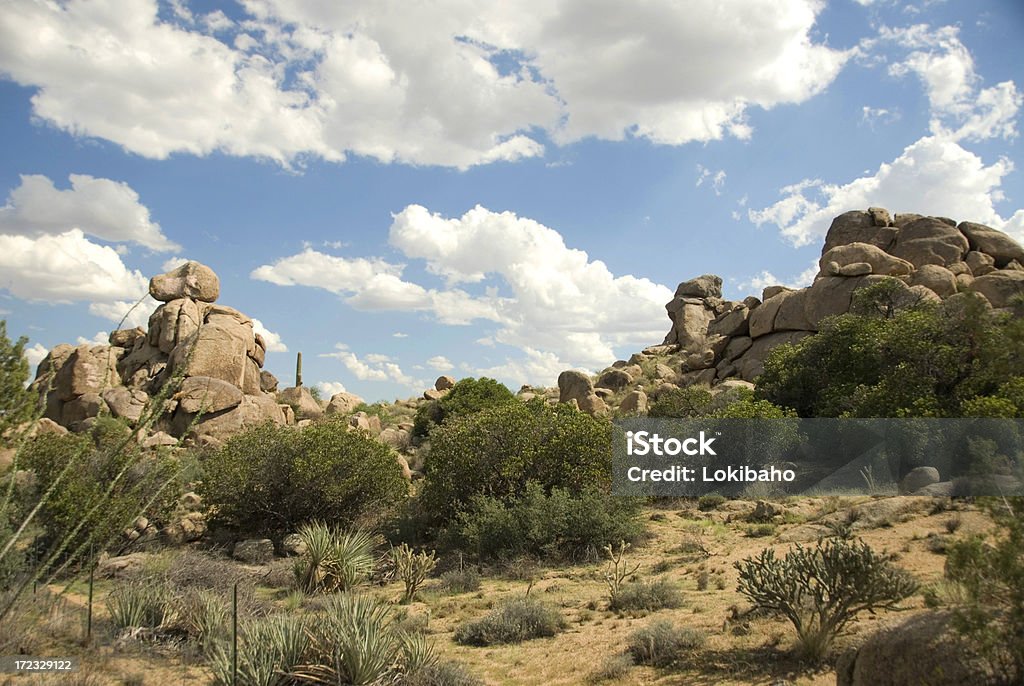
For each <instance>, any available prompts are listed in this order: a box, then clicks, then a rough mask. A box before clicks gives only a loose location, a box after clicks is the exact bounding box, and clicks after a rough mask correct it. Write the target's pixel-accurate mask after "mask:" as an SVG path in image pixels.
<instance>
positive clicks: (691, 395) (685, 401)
mask: <svg viewBox="0 0 1024 686" xmlns="http://www.w3.org/2000/svg"><path fill="white" fill-rule="evenodd" d="M711 400H712V398H711V391H710V390H709V389H708V388H705V387H704V386H686V387H685V388H673V389H671V390H667V391H663V392H661V393H658V397H657V399H656V400H655V401H654V402H653V403H651V406H650V408H648V410H647V415H648V416H649V417H676V418H689V417H702V416H704V414H705V412H706V411H707V408H708V406H709V405H710V404H711Z"/></svg>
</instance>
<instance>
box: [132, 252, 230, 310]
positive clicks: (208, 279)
mask: <svg viewBox="0 0 1024 686" xmlns="http://www.w3.org/2000/svg"><path fill="white" fill-rule="evenodd" d="M149 294H150V296H152V297H153V299H154V300H159V301H161V302H170V301H171V300H177V299H178V298H192V299H194V300H200V301H202V302H208V303H212V302H214V301H215V300H216V299H217V297H218V296H219V295H220V279H218V278H217V275H216V274H215V273H214V272H213V270H212V269H210V268H209V267H207V266H206V265H204V264H200V263H199V262H186V263H185V264H183V265H181V266H180V267H178V268H177V269H172V270H171V271H169V272H167V273H166V274H160V275H159V276H154V277H153V278H152V279H150V281H149Z"/></svg>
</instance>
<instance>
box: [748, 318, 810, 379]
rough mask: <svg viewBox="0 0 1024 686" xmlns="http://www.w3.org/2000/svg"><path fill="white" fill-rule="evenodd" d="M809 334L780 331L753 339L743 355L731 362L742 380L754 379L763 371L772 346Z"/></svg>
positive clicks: (793, 340)
mask: <svg viewBox="0 0 1024 686" xmlns="http://www.w3.org/2000/svg"><path fill="white" fill-rule="evenodd" d="M810 335H811V333H810V332H809V331H780V332H777V333H772V334H768V335H767V336H761V337H760V338H756V339H754V341H753V342H752V343H751V345H750V347H749V348H748V349H747V351H746V352H745V353H744V354H743V356H742V357H740V358H739V359H737V360H736V361H735V362H734V363H733V364H734V365H735V366H736V371H737V374H738V376H739V377H740V378H741V379H743V380H744V381H751V382H752V381H754V380H755V379H756V378H757V377H758V376H760V375H761V373H762V372H763V371H764V359H765V358H766V357H767V356H768V353H769V352H770V351H771V350H772V349H773V348H775V347H777V346H780V345H783V344H785V343H796V342H798V341H800V340H802V339H804V338H806V337H807V336H810Z"/></svg>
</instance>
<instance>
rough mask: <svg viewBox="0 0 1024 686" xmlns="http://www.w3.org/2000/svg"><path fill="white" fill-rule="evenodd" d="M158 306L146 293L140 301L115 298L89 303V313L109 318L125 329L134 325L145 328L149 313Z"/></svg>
mask: <svg viewBox="0 0 1024 686" xmlns="http://www.w3.org/2000/svg"><path fill="white" fill-rule="evenodd" d="M159 306H160V303H158V302H157V301H156V300H153V298H151V297H149V295H148V294H147V295H146V297H145V298H143V299H142V301H141V302H139V301H138V300H136V301H134V302H128V301H126V300H115V301H114V302H94V303H90V304H89V314H92V315H95V316H97V317H103V318H104V319H109V320H110V321H112V322H114V323H115V324H119V325H120V326H121V327H122V328H125V329H132V328H135V327H136V326H141V327H142V328H146V327H147V326H148V324H149V315H150V314H152V313H153V310H155V309H156V308H157V307H159ZM122 320H123V321H122Z"/></svg>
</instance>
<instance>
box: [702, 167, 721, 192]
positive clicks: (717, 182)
mask: <svg viewBox="0 0 1024 686" xmlns="http://www.w3.org/2000/svg"><path fill="white" fill-rule="evenodd" d="M708 180H710V181H711V187H712V188H713V189H714V191H715V195H721V194H722V188H723V187H724V186H725V170H724V169H719V170H718V171H717V172H713V171H711V170H710V169H708V168H707V167H705V166H704V165H703V164H698V165H697V184H696V185H697V187H698V188H699V187H701V186H703V185H704V182H705V181H708Z"/></svg>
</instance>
